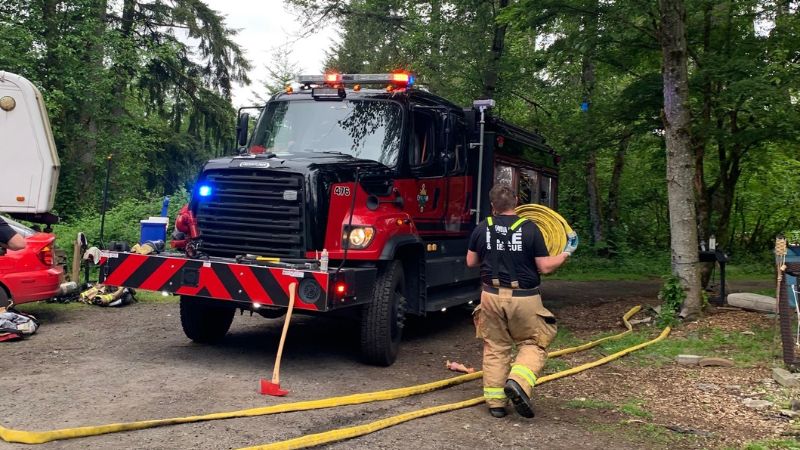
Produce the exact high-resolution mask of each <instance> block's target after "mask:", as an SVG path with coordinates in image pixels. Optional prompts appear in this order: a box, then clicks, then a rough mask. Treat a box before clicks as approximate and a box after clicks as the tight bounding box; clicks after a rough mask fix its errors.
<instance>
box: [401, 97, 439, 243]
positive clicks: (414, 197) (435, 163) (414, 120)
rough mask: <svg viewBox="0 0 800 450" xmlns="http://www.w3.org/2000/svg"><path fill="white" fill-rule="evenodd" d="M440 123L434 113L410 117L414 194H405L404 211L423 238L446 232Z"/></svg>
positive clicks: (420, 111)
mask: <svg viewBox="0 0 800 450" xmlns="http://www.w3.org/2000/svg"><path fill="white" fill-rule="evenodd" d="M439 123H440V119H439V117H438V112H436V111H435V110H426V109H416V110H413V111H412V113H411V129H412V132H411V136H410V139H409V141H410V142H409V152H408V155H409V167H410V170H411V174H412V175H413V177H414V181H413V183H411V185H412V187H413V189H414V191H413V192H409V193H406V194H405V195H406V205H407V206H406V210H407V211H408V213H409V215H411V217H412V218H413V219H414V223H415V224H416V226H417V230H419V233H420V235H422V236H435V235H440V234H442V233H443V232H444V230H445V228H444V215H445V211H446V208H447V205H446V199H445V196H446V194H447V191H446V189H447V183H446V178H445V177H444V167H443V166H442V154H443V151H442V150H443V149H442V145H443V143H442V142H439V135H440V133H439V129H438V124H439ZM409 194H410V195H409ZM409 196H410V197H411V198H408V197H409Z"/></svg>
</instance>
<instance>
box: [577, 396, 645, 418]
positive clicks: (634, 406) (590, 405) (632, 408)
mask: <svg viewBox="0 0 800 450" xmlns="http://www.w3.org/2000/svg"><path fill="white" fill-rule="evenodd" d="M642 404H643V402H642V400H639V399H635V398H634V399H629V400H627V401H626V402H625V403H624V404H622V405H621V406H617V405H615V404H614V403H611V402H607V401H604V400H595V399H591V398H580V399H574V400H569V401H568V402H567V403H566V404H565V406H566V407H567V408H572V409H599V410H606V411H617V412H619V413H622V414H625V415H627V416H632V417H637V418H640V419H648V420H650V419H652V418H653V415H652V414H650V412H648V411H646V410H645V409H644V408H642Z"/></svg>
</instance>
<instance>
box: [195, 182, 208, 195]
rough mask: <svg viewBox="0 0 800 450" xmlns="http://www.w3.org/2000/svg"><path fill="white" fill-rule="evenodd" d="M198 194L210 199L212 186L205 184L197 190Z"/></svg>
mask: <svg viewBox="0 0 800 450" xmlns="http://www.w3.org/2000/svg"><path fill="white" fill-rule="evenodd" d="M197 193H198V194H199V195H200V197H208V196H210V195H211V186H209V185H207V184H204V185H202V186H200V187H199V188H198V189H197Z"/></svg>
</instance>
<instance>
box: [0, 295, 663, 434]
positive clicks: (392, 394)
mask: <svg viewBox="0 0 800 450" xmlns="http://www.w3.org/2000/svg"><path fill="white" fill-rule="evenodd" d="M640 309H641V306H636V307H634V308H632V309H631V310H630V311H628V312H627V313H626V314H625V315H624V316H623V318H622V321H623V323H624V324H625V327H626V328H627V330H626V331H624V332H622V333H619V334H616V335H612V336H607V337H605V338H602V339H598V340H596V341H592V342H588V343H586V344H583V345H580V346H577V347H571V348H566V349H563V350H559V351H556V352H552V353H549V354H548V356H549V357H556V356H561V355H565V354H568V353H575V352H579V351H583V350H586V349H589V348H592V347H595V346H597V345H599V344H601V343H603V342H606V341H609V340H612V339H619V338H621V337H623V336H625V335H627V334H628V333H630V332H631V331H632V329H633V328H632V326H631V324H630V323H629V322H628V319H630V318H631V317H632V316H633V315H634V314H636V313H637V312H639V310H640ZM667 333H669V329H667V330H665V332H662V336H659V338H658V339H657V340H660V339H663V338H664V337H666V334H667ZM657 340H654V341H650V342H649V343H647V345H649V344H650V343H653V342H656V341H657ZM643 345H644V344H640V345H639V346H637V347H632V349H633V350H630V351H634V350H636V349H638V348H641V346H643ZM615 355H618V354H616V353H615V354H614V355H611V356H608V357H606V358H604V359H603V360H606V359H608V358H612V357H614V356H615ZM619 356H622V355H621V354H619ZM619 356H616V358H618V357H619ZM616 358H612V359H616ZM603 360H600V361H603ZM610 360H611V359H608V361H610ZM605 362H607V361H604V362H599V363H598V362H597V361H596V362H595V363H597V364H596V365H599V364H604V363H605ZM595 363H589V364H595ZM584 366H586V365H584ZM584 366H580V367H576V368H573V369H570V370H568V371H565V372H569V374H572V373H577V371H579V370H578V369H581V367H584ZM592 367H594V366H592ZM587 368H589V367H586V368H583V369H581V370H586V369H587ZM565 372H559V373H558V374H553V375H548V376H545V377H542V378H540V381H539V382H540V383H542V382H545V381H544V380H552V379H555V378H556V377H561V376H566V375H560V374H562V373H565ZM482 376H483V372H475V373H471V374H466V375H461V376H457V377H453V378H447V379H444V380H439V381H434V382H431V383H425V384H420V385H416V386H409V387H404V388H397V389H390V390H386V391H378V392H369V393H363V394H352V395H345V396H341V397H330V398H326V399H320V400H309V401H303V402H295V403H286V404H282V405H272V406H263V407H258V408H250V409H242V410H237V411H228V412H220V413H212V414H205V415H198V416H189V417H175V418H168V419H154V420H143V421H138V422H123V423H112V424H107V425H95V426H87V427H78V428H63V429H59V430H52V431H24V430H14V429H10V428H5V427H2V426H0V439H2V440H4V441H6V442H15V443H22V444H43V443H45V442H51V441H56V440H61V439H75V438H82V437H88V436H98V435H101V434H109V433H119V432H122V431H133V430H143V429H147V428H155V427H160V426H166V425H177V424H183V423H193V422H204V421H209V420H221V419H233V418H240V417H254V416H264V415H269V414H278V413H285V412H294V411H308V410H312V409H323V408H333V407H337V406H346V405H357V404H363V403H371V402H377V401H383V400H394V399H399V398H404V397H410V396H412V395H418V394H423V393H426V392H431V391H434V390H437V389H442V388H445V387H450V386H455V385H458V384H462V383H466V382H468V381H472V380H476V379H479V378H481V377H482ZM548 377H549V378H548ZM476 400H477V399H473V400H468V401H466V402H461V403H459V405H460V406H459V408H463V407H466V406H470V405H473V404H477V403H472V402H475V401H476ZM481 400H482V399H481ZM445 406H447V407H450V408H451V409H452V405H445ZM436 408H443V407H436ZM436 408H428V409H425V410H420V411H414V412H411V413H406V414H405V415H401V416H402V417H401V416H397V417H394V418H389V419H384V421H396V420H399V418H400V419H402V420H401V421H400V422H396V423H401V422H404V421H408V420H411V419H413V418H416V417H424V416H425V415H430V414H436V413H437V412H442V411H446V410H448V409H439V410H436V411H431V410H434V409H436ZM456 409H457V408H456ZM423 413H424V414H423ZM420 414H422V415H420ZM379 422H380V421H379ZM386 423H389V422H382V426H381V428H386V427H387V426H391V425H386ZM366 426H373V425H372V424H367V425H363V426H362V427H366ZM381 428H376V429H381ZM361 431H362V433H361V434H366V432H363V429H362V430H361ZM367 432H368V431H367ZM361 434H359V435H361ZM315 436H316V435H315ZM341 439H347V437H340V438H338V439H336V440H341ZM310 445H318V444H310ZM287 448H288V447H287ZM295 448H296V447H295Z"/></svg>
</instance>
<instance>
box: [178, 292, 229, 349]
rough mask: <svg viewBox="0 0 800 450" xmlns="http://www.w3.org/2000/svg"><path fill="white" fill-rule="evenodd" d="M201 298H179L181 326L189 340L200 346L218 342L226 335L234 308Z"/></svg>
mask: <svg viewBox="0 0 800 450" xmlns="http://www.w3.org/2000/svg"><path fill="white" fill-rule="evenodd" d="M218 303H220V302H219V301H216V300H209V299H206V298H202V297H189V296H183V295H182V296H181V326H183V333H184V334H186V337H188V338H189V339H191V340H193V341H195V342H199V343H202V344H211V343H214V342H218V341H219V340H221V339H222V338H223V337H225V335H226V334H227V333H228V329H230V327H231V322H233V315H234V313H235V312H236V309H235V308H229V307H227V306H225V305H219V304H218Z"/></svg>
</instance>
